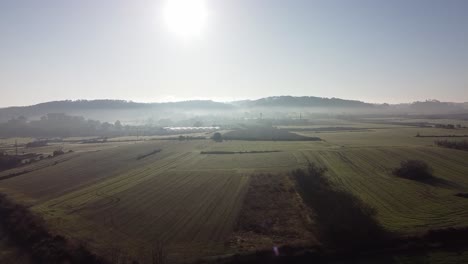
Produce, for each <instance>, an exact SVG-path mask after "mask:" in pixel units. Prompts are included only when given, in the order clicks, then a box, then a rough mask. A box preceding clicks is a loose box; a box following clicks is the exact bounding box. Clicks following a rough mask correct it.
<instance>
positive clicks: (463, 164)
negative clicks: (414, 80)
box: [0, 122, 468, 262]
mask: <svg viewBox="0 0 468 264" xmlns="http://www.w3.org/2000/svg"><path fill="white" fill-rule="evenodd" d="M335 125H336V124H335ZM322 126H327V127H328V126H330V124H326V125H322ZM337 126H338V125H337ZM339 126H354V127H360V128H365V129H364V130H355V131H330V132H319V133H317V132H311V131H301V132H297V133H300V134H303V135H306V136H314V137H320V138H321V139H323V141H224V142H221V143H216V142H213V141H210V140H191V141H177V140H151V141H143V142H131V143H128V142H126V143H122V142H108V143H103V144H90V146H87V145H80V144H70V143H68V144H67V143H65V144H64V146H63V147H64V149H72V150H74V151H75V152H73V153H67V154H65V155H63V156H59V157H56V158H52V159H45V160H43V161H40V162H37V163H33V164H31V165H26V166H24V167H21V168H17V169H14V170H10V171H4V172H1V173H0V177H1V176H2V175H3V176H5V175H9V174H11V173H14V172H15V171H16V172H17V171H24V170H26V171H30V172H28V173H25V174H21V175H18V176H16V177H12V178H9V179H5V180H0V191H2V192H5V193H7V194H9V195H10V196H12V197H15V198H16V199H18V200H20V201H23V202H24V203H26V204H28V205H30V206H31V208H32V209H33V210H34V211H36V212H38V213H39V214H41V215H42V216H43V217H44V218H45V219H46V220H47V222H48V223H49V225H50V227H51V228H52V229H53V230H55V231H57V232H59V233H61V234H65V235H66V236H69V237H72V238H74V239H77V240H79V241H82V242H85V243H86V244H87V245H89V247H90V248H92V249H94V250H99V251H101V252H106V253H109V252H111V251H112V250H113V249H114V248H123V249H124V251H125V254H128V255H131V256H132V257H134V258H138V259H143V260H144V259H147V258H148V257H149V253H148V252H150V251H151V248H152V245H153V244H155V243H156V242H158V241H164V244H165V247H166V249H167V251H168V253H169V257H170V259H171V260H174V261H181V262H183V261H191V260H194V259H197V258H201V257H206V256H210V255H221V254H226V253H234V252H236V250H237V249H236V248H235V247H232V246H231V245H230V244H229V243H228V242H229V240H230V239H232V232H233V228H234V225H235V222H236V219H237V217H238V215H239V212H240V210H241V208H242V204H243V203H244V198H245V195H246V193H247V189H248V186H249V183H250V176H251V175H252V174H253V173H258V172H272V173H280V172H289V171H291V170H292V169H294V168H299V167H305V166H306V165H307V164H308V162H309V161H314V162H317V163H318V164H320V165H322V166H326V167H327V168H328V169H329V172H328V174H327V175H328V176H329V177H331V180H332V181H333V182H334V183H336V184H337V185H338V186H340V188H344V189H346V190H349V191H351V192H352V193H353V194H355V195H356V196H358V197H360V198H361V199H362V200H363V201H365V202H366V203H367V204H369V205H371V206H372V207H374V208H376V209H377V219H378V221H379V222H380V223H381V224H382V225H383V226H384V227H385V228H387V229H389V230H391V231H394V232H398V233H402V234H417V233H420V232H424V231H427V230H428V229H432V228H444V227H458V226H468V210H466V208H468V199H464V198H460V197H457V196H455V194H456V193H458V192H468V152H466V151H459V150H453V149H446V148H440V147H436V146H434V144H433V141H434V138H416V137H415V135H416V133H418V132H419V133H421V134H425V135H447V134H454V133H458V134H460V135H462V134H468V130H467V129H460V130H454V131H452V130H447V129H436V128H417V127H408V126H394V125H382V124H370V123H369V124H365V123H350V122H348V123H344V124H342V123H340V124H339ZM10 143H11V141H10ZM44 148H47V147H44ZM49 148H51V147H49ZM155 149H161V150H162V151H161V152H159V153H156V154H154V155H150V156H148V157H146V158H144V159H141V160H138V159H137V157H138V156H140V155H145V154H147V153H150V152H152V151H153V150H155ZM46 150H47V151H48V149H46ZM47 151H45V150H44V152H47ZM202 151H208V152H212V151H227V152H249V151H275V152H270V153H236V154H230V155H216V154H202V153H201V152H202ZM405 159H421V160H424V161H426V162H427V163H429V164H430V165H431V166H432V167H433V168H434V175H435V177H436V178H437V182H436V183H435V184H427V183H421V182H416V181H411V180H407V179H402V178H397V177H395V176H393V175H392V173H391V170H392V169H393V168H395V167H397V166H398V165H399V163H400V162H401V161H402V160H405Z"/></svg>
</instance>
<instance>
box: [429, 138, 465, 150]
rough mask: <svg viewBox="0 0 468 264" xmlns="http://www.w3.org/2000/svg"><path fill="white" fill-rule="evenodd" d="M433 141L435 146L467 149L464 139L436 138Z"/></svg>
mask: <svg viewBox="0 0 468 264" xmlns="http://www.w3.org/2000/svg"><path fill="white" fill-rule="evenodd" d="M434 143H435V144H436V145H437V146H441V147H445V148H453V149H459V150H468V141H466V140H459V141H456V140H436V141H434Z"/></svg>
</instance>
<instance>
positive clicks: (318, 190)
mask: <svg viewBox="0 0 468 264" xmlns="http://www.w3.org/2000/svg"><path fill="white" fill-rule="evenodd" d="M326 171H327V169H326V168H321V167H318V166H317V165H316V164H314V163H309V166H308V167H307V169H305V170H303V169H298V170H294V171H293V172H292V176H293V177H294V178H295V179H296V181H297V184H298V187H299V188H298V189H299V192H300V194H301V196H302V198H303V199H304V202H305V203H306V204H307V205H309V207H310V208H311V209H312V210H313V212H314V214H315V215H314V219H315V221H316V224H317V230H318V232H319V236H320V240H321V241H322V243H323V244H324V245H325V246H326V247H327V248H330V249H333V250H336V251H342V252H346V251H354V250H359V249H371V248H375V247H378V246H379V245H381V244H382V243H385V241H387V240H388V238H389V234H388V233H387V232H386V231H385V230H384V228H383V227H382V226H381V225H380V224H379V223H378V222H377V221H376V220H375V214H376V211H375V209H373V208H372V207H370V206H368V205H367V204H365V203H363V202H362V201H361V200H360V199H359V198H357V197H355V196H354V195H352V194H351V193H349V192H346V191H344V190H341V189H338V188H337V187H336V186H333V185H332V184H331V183H330V181H329V180H328V178H327V177H326V176H325V175H324V174H325V172H326Z"/></svg>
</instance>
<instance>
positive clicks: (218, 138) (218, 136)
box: [212, 132, 223, 142]
mask: <svg viewBox="0 0 468 264" xmlns="http://www.w3.org/2000/svg"><path fill="white" fill-rule="evenodd" d="M212 139H213V140H214V141H216V142H221V141H223V136H222V135H221V133H219V132H216V133H214V134H213V137H212Z"/></svg>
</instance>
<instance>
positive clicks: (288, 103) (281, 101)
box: [233, 96, 376, 108]
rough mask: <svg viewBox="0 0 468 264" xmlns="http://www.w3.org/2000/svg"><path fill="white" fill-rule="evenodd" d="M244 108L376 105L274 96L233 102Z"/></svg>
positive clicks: (317, 98)
mask: <svg viewBox="0 0 468 264" xmlns="http://www.w3.org/2000/svg"><path fill="white" fill-rule="evenodd" d="M233 104H235V105H239V106H244V107H326V108H373V107H375V106H376V105H375V104H370V103H364V102H361V101H355V100H344V99H339V98H322V97H314V96H300V97H296V96H274V97H266V98H261V99H258V100H245V101H237V102H233Z"/></svg>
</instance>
